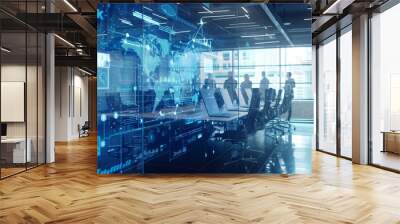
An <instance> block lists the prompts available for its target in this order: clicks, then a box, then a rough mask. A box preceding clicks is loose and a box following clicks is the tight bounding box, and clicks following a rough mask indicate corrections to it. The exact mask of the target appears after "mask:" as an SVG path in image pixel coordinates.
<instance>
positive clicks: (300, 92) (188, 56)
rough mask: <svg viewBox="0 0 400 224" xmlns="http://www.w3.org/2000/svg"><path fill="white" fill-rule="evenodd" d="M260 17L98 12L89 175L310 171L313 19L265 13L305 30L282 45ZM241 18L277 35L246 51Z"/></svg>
mask: <svg viewBox="0 0 400 224" xmlns="http://www.w3.org/2000/svg"><path fill="white" fill-rule="evenodd" d="M208 7H209V8H208ZM264 7H265V4H222V3H218V4H210V5H208V4H206V5H203V4H173V3H168V4H100V5H99V8H98V79H97V80H98V107H97V108H98V142H99V144H98V169H97V172H98V173H99V174H108V173H182V172H183V173H191V172H196V173H288V174H293V173H308V172H310V170H311V168H310V163H311V154H310V153H309V152H310V151H311V136H312V130H313V129H312V122H313V114H312V113H313V112H312V111H311V113H310V112H309V105H310V102H311V105H312V104H313V95H312V93H311V91H312V90H311V42H310V40H311V30H310V24H309V22H307V21H308V20H304V19H306V18H308V17H310V16H311V12H310V10H309V9H308V7H307V5H306V4H294V5H280V4H268V6H267V8H268V9H270V10H272V11H273V14H274V15H275V16H280V15H281V13H282V10H283V9H284V8H285V9H286V10H287V9H288V8H290V10H292V11H293V12H294V13H293V15H294V17H295V18H296V19H297V20H298V21H302V22H300V23H299V24H297V25H298V26H300V27H304V30H305V33H303V34H302V36H303V38H304V37H305V38H304V39H300V37H299V36H297V38H299V39H297V40H296V41H298V42H301V44H299V45H301V46H299V47H289V46H288V45H287V44H276V43H278V42H276V41H271V40H270V39H271V38H278V37H273V36H275V35H280V34H279V33H278V32H279V31H278V30H275V31H272V29H275V28H273V27H272V26H271V23H270V22H269V20H266V19H265V16H266V15H265V12H264V11H263V8H264ZM243 8H244V9H245V10H244V9H243ZM206 9H208V10H211V11H212V10H215V11H216V12H215V13H217V14H218V13H221V12H222V11H221V10H223V12H224V13H223V14H218V15H208V14H209V13H210V12H209V11H207V10H206ZM212 14H214V12H212ZM189 15H190V16H189ZM226 18H230V19H232V20H225V19H226ZM241 18H246V19H247V20H248V23H251V24H246V25H252V26H250V27H253V28H254V26H256V27H260V28H263V29H264V27H270V29H271V32H276V34H274V35H260V36H258V37H256V38H257V39H256V41H255V40H253V39H252V38H254V37H253V36H254V35H255V33H258V32H260V31H249V30H246V26H245V27H244V26H243V25H244V24H238V23H243V21H240V19H241ZM237 19H239V20H237ZM233 21H235V22H233ZM218 26H219V28H218ZM221 26H222V28H221ZM218 29H223V30H225V31H224V32H221V31H220V30H218ZM228 30H235V31H234V32H236V33H237V35H234V34H233V33H232V32H231V31H230V32H228ZM264 30H265V29H264ZM261 31H262V32H264V31H263V30H261ZM249 33H253V34H252V35H249ZM293 38H295V39H296V36H293ZM266 43H267V45H268V44H269V46H262V45H263V44H266ZM271 44H272V45H271ZM274 44H276V45H274ZM311 108H312V107H311ZM300 127H305V128H300ZM299 129H300V130H299ZM293 139H296V140H293ZM298 139H301V140H300V141H298ZM298 145H303V146H301V147H299V146H298ZM304 145H308V146H304ZM298 148H299V150H297V149H298ZM295 152H296V153H295ZM278 163H279V164H278Z"/></svg>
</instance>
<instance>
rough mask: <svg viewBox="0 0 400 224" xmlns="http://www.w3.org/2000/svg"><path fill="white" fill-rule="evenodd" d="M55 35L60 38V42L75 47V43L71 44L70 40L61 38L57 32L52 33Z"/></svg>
mask: <svg viewBox="0 0 400 224" xmlns="http://www.w3.org/2000/svg"><path fill="white" fill-rule="evenodd" d="M54 36H55V37H57V38H58V39H59V40H61V41H62V42H64V43H65V44H67V45H69V46H70V47H73V48H75V45H73V44H72V43H71V42H69V41H68V40H66V39H64V38H62V37H61V36H59V35H58V34H54Z"/></svg>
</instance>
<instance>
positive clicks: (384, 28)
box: [370, 4, 400, 171]
mask: <svg viewBox="0 0 400 224" xmlns="http://www.w3.org/2000/svg"><path fill="white" fill-rule="evenodd" d="M398 21H400V5H399V4H397V5H395V6H393V7H392V8H390V9H388V10H386V11H384V12H382V13H379V14H374V16H373V17H372V19H371V29H372V32H371V34H372V37H371V40H372V48H371V52H372V54H371V56H372V62H371V65H372V74H371V101H370V103H371V107H370V108H371V115H370V116H371V119H370V120H371V122H372V123H371V130H370V131H371V140H372V152H371V153H372V154H371V157H372V163H373V164H375V165H378V166H382V167H386V168H389V169H394V170H397V171H398V170H400V151H399V149H400V147H399V146H400V141H399V136H400V134H399V131H400V103H399V102H400V101H399V99H398V96H399V95H400V64H399V62H398V52H399V51H400V43H399V41H398V37H399V35H400V31H399V29H394V27H397V26H398Z"/></svg>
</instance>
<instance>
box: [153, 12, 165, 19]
mask: <svg viewBox="0 0 400 224" xmlns="http://www.w3.org/2000/svg"><path fill="white" fill-rule="evenodd" d="M152 14H153V15H154V16H157V17H158V18H160V19H165V20H168V19H167V18H165V17H164V16H160V15H158V14H155V13H152Z"/></svg>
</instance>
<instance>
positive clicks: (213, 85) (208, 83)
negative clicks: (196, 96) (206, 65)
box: [204, 73, 217, 89]
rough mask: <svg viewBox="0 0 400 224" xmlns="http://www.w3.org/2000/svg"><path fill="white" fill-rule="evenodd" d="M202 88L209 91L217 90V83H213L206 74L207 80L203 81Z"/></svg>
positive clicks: (210, 76) (209, 75) (209, 74)
mask: <svg viewBox="0 0 400 224" xmlns="http://www.w3.org/2000/svg"><path fill="white" fill-rule="evenodd" d="M204 87H205V88H209V89H215V88H217V83H216V82H215V80H214V78H213V76H212V74H211V73H208V74H207V78H206V79H205V80H204Z"/></svg>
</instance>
